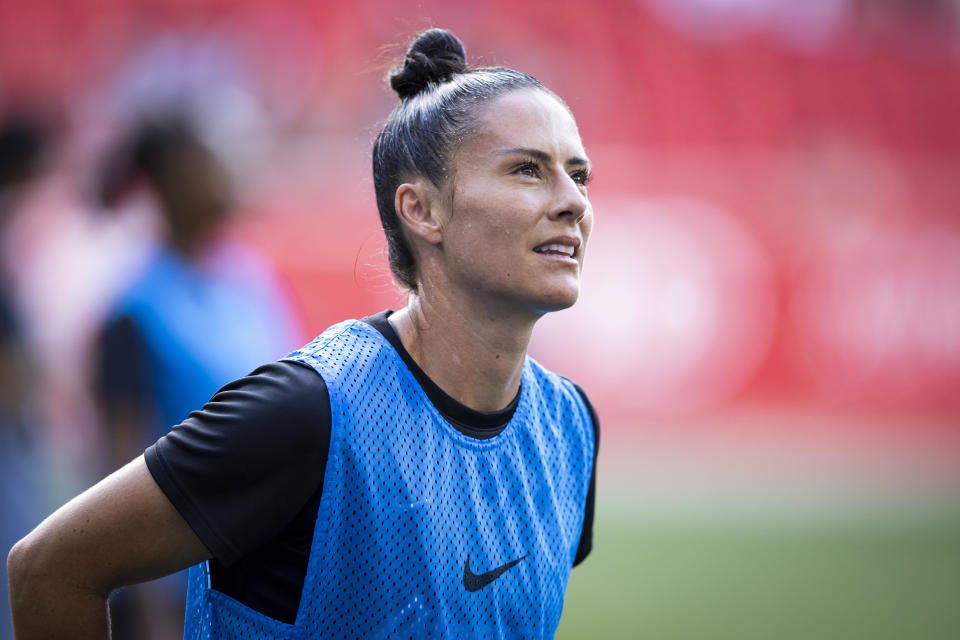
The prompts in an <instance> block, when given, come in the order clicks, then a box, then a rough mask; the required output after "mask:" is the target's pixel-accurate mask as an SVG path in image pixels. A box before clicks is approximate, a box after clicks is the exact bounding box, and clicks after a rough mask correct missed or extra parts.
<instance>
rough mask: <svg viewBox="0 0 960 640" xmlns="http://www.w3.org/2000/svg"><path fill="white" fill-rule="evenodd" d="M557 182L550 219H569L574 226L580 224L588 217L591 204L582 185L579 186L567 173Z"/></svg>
mask: <svg viewBox="0 0 960 640" xmlns="http://www.w3.org/2000/svg"><path fill="white" fill-rule="evenodd" d="M562 176H563V177H562V178H560V179H559V180H558V181H557V185H556V188H555V191H556V194H555V200H554V203H553V206H552V207H551V209H550V218H551V219H555V220H561V219H564V218H569V219H570V220H571V221H572V222H573V223H574V224H579V222H580V221H581V220H583V217H584V216H585V215H587V211H588V210H589V208H590V203H589V202H588V201H587V194H586V192H585V191H584V189H583V186H582V185H581V184H578V183H577V182H576V181H575V180H574V179H573V178H572V177H570V176H568V175H567V174H566V172H564V173H563V174H562Z"/></svg>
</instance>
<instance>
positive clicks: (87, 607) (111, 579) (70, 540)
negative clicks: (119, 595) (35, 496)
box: [7, 456, 210, 640]
mask: <svg viewBox="0 0 960 640" xmlns="http://www.w3.org/2000/svg"><path fill="white" fill-rule="evenodd" d="M209 557H210V553H209V552H208V551H207V549H206V547H204V545H203V544H202V543H201V542H200V540H199V539H198V538H197V536H196V534H194V532H193V531H192V530H191V529H190V527H189V526H188V525H187V523H186V522H185V521H184V519H183V518H182V517H181V516H180V514H179V513H178V512H177V510H176V509H175V508H174V507H173V505H172V504H170V501H169V500H168V499H167V497H166V496H165V495H164V494H163V492H162V491H161V490H160V488H159V487H157V484H156V482H154V480H153V476H152V475H150V472H149V471H148V470H147V466H146V464H145V463H144V460H143V456H140V457H138V458H136V459H135V460H133V461H132V462H130V463H129V464H127V465H126V466H125V467H123V468H121V469H119V470H118V471H116V472H114V473H113V474H111V475H109V476H107V477H106V478H104V479H103V480H101V481H100V482H99V483H97V484H96V485H95V486H93V487H92V488H90V489H88V490H87V491H85V492H84V493H82V494H80V495H79V496H77V497H76V498H74V499H73V500H71V501H70V502H68V503H67V504H65V505H64V506H62V507H60V509H58V510H57V511H56V512H54V513H53V515H51V516H50V517H49V518H47V519H46V520H44V521H43V522H42V523H40V525H39V526H37V528H36V529H34V530H33V531H32V532H31V533H30V534H29V535H28V536H27V537H25V538H24V539H23V540H21V541H20V542H18V543H17V544H16V545H14V547H13V549H12V550H11V551H10V555H9V556H8V558H7V576H8V579H9V581H10V606H11V609H12V611H13V628H14V633H15V635H16V637H17V638H18V640H29V639H31V638H78V639H85V638H91V639H92V638H108V637H109V625H108V622H107V605H106V599H107V597H108V596H109V594H110V591H111V590H113V589H115V588H117V587H120V586H123V585H127V584H133V583H136V582H144V581H146V580H152V579H155V578H158V577H160V576H164V575H167V574H170V573H173V572H175V571H179V570H181V569H183V568H185V567H189V566H191V565H194V564H197V563H198V562H202V561H203V560H206V559H207V558H209Z"/></svg>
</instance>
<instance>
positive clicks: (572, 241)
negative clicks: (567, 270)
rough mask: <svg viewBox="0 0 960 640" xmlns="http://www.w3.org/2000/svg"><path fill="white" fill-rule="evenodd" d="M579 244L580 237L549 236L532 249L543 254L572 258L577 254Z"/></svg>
mask: <svg viewBox="0 0 960 640" xmlns="http://www.w3.org/2000/svg"><path fill="white" fill-rule="evenodd" d="M579 246H580V238H576V237H573V236H562V237H558V238H551V239H550V240H547V241H546V242H544V243H543V244H540V245H537V246H536V247H534V248H533V250H534V251H536V252H537V253H542V254H544V255H555V256H564V257H567V258H573V257H574V256H576V255H577V249H578V247H579Z"/></svg>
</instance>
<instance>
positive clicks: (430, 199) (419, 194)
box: [393, 180, 443, 244]
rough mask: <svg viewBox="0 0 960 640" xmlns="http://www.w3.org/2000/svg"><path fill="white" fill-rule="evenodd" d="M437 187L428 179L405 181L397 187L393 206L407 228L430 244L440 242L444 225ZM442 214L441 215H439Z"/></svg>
mask: <svg viewBox="0 0 960 640" xmlns="http://www.w3.org/2000/svg"><path fill="white" fill-rule="evenodd" d="M438 196H439V194H438V192H437V189H436V187H434V186H433V185H432V184H429V183H428V182H426V181H422V180H418V181H416V182H405V183H403V184H401V185H400V186H399V187H397V192H396V194H395V195H394V200H393V206H394V208H395V209H396V211H397V216H398V217H399V218H400V221H401V222H403V226H404V227H406V228H407V230H408V231H409V232H410V233H412V234H414V235H415V236H418V237H419V238H422V239H423V240H424V241H426V242H428V243H430V244H440V241H441V240H442V239H443V225H442V223H441V219H440V215H442V213H441V212H440V210H439V208H438V207H436V204H437V203H439V197H438ZM438 214H440V215H438Z"/></svg>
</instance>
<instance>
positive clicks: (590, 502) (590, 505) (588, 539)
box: [573, 383, 600, 566]
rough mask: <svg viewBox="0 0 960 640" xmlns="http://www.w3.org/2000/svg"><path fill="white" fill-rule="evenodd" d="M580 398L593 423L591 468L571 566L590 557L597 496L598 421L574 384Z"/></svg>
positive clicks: (588, 401) (590, 406)
mask: <svg viewBox="0 0 960 640" xmlns="http://www.w3.org/2000/svg"><path fill="white" fill-rule="evenodd" d="M573 386H575V387H576V388H577V391H579V392H580V396H581V397H583V401H584V403H586V405H587V409H588V410H589V411H590V420H591V422H593V468H592V469H591V470H590V489H589V490H588V491H587V504H586V506H585V507H584V512H583V530H582V531H581V532H580V546H578V547H577V555H576V557H575V558H574V560H573V566H577V565H578V564H580V563H581V562H583V560H584V558H586V557H587V556H588V555H590V550H591V549H593V510H594V504H595V502H596V499H597V498H596V496H597V454H598V453H599V451H600V420H599V418H597V411H596V409H594V408H593V405H592V404H591V403H590V399H589V398H588V397H587V394H586V393H584V391H583V389H581V388H580V385H578V384H576V383H574V385H573Z"/></svg>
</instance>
